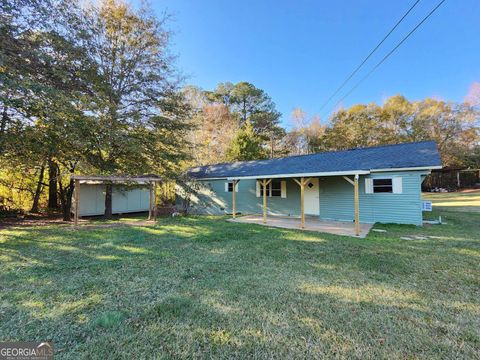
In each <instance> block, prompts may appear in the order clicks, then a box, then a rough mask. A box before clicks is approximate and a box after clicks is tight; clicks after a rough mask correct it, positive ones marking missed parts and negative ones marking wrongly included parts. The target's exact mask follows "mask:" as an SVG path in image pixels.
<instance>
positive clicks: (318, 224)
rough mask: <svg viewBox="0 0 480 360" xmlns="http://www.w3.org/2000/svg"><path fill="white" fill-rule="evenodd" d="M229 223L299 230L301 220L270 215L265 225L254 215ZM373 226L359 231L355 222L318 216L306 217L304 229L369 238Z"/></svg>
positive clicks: (364, 227)
mask: <svg viewBox="0 0 480 360" xmlns="http://www.w3.org/2000/svg"><path fill="white" fill-rule="evenodd" d="M229 221H232V222H238V223H245V224H257V225H265V226H272V227H279V228H284V229H299V219H298V218H297V217H291V216H279V215H269V216H268V221H267V222H266V223H265V222H264V218H263V215H262V214H252V215H245V216H239V217H236V218H233V219H229ZM372 226H373V224H364V223H361V224H360V225H359V227H358V229H357V228H356V226H355V223H354V222H346V221H330V220H320V219H319V218H318V216H308V215H306V216H305V223H304V226H303V228H302V229H303V230H308V231H317V232H324V233H329V234H335V235H342V236H357V237H360V238H364V237H365V236H367V234H368V232H369V231H370V229H371V228H372ZM357 230H358V234H357Z"/></svg>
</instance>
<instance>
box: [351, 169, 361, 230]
mask: <svg viewBox="0 0 480 360" xmlns="http://www.w3.org/2000/svg"><path fill="white" fill-rule="evenodd" d="M358 177H359V176H358V174H357V175H355V180H354V184H353V191H354V198H355V235H356V236H360V206H359V197H358Z"/></svg>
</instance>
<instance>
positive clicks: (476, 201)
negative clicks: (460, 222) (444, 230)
mask: <svg viewBox="0 0 480 360" xmlns="http://www.w3.org/2000/svg"><path fill="white" fill-rule="evenodd" d="M422 198H423V199H425V200H431V201H432V203H433V205H434V206H436V207H437V208H438V209H444V210H454V211H466V212H479V213H480V190H477V191H471V192H451V193H423V194H422Z"/></svg>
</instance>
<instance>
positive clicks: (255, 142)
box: [227, 120, 267, 161]
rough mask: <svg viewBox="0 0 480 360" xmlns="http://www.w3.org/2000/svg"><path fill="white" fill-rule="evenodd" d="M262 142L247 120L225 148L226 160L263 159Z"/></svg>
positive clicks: (264, 154) (263, 149) (264, 153)
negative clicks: (227, 147) (226, 148)
mask: <svg viewBox="0 0 480 360" xmlns="http://www.w3.org/2000/svg"><path fill="white" fill-rule="evenodd" d="M262 144H263V140H262V139H261V138H260V136H259V135H258V134H257V133H255V131H254V129H253V126H252V124H251V123H250V121H248V120H247V121H246V122H245V124H243V126H242V127H241V128H240V130H239V131H238V132H237V134H236V135H235V138H234V139H233V141H232V143H231V145H230V147H229V149H228V150H227V160H228V161H247V160H257V159H265V158H266V157H267V154H266V151H265V148H264V147H263V146H262Z"/></svg>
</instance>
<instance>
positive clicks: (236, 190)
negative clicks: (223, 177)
mask: <svg viewBox="0 0 480 360" xmlns="http://www.w3.org/2000/svg"><path fill="white" fill-rule="evenodd" d="M238 184H240V182H237V183H236V184H235V192H238Z"/></svg>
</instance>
